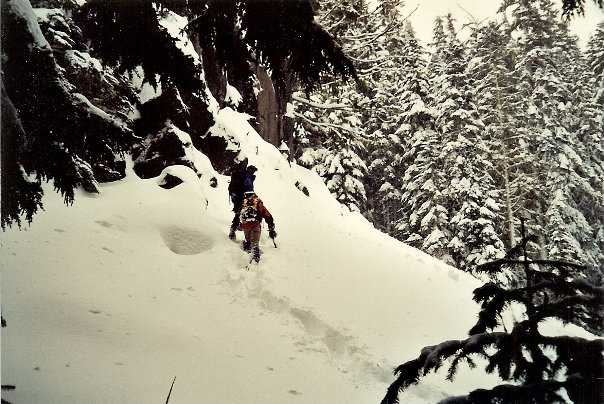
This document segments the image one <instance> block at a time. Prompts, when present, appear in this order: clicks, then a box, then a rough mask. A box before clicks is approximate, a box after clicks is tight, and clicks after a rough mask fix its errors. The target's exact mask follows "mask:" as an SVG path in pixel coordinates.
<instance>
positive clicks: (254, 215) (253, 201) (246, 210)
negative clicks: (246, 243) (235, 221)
mask: <svg viewBox="0 0 604 404" xmlns="http://www.w3.org/2000/svg"><path fill="white" fill-rule="evenodd" d="M239 220H240V221H241V223H249V222H256V221H258V198H256V197H255V196H252V197H247V198H245V199H244V200H243V205H242V206H241V213H240V214H239Z"/></svg>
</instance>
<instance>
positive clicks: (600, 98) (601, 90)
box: [587, 21, 604, 108]
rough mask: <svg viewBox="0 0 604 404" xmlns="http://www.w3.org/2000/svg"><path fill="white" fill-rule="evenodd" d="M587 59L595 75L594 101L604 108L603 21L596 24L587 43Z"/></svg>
mask: <svg viewBox="0 0 604 404" xmlns="http://www.w3.org/2000/svg"><path fill="white" fill-rule="evenodd" d="M587 59H588V63H589V65H590V67H591V69H592V71H593V72H594V74H595V76H596V79H595V85H596V94H595V97H594V98H595V100H594V101H595V102H597V103H598V104H599V105H600V106H602V107H603V108H604V21H603V22H601V23H599V24H598V25H597V27H596V31H595V32H594V34H593V35H592V36H591V38H590V39H589V41H588V43H587Z"/></svg>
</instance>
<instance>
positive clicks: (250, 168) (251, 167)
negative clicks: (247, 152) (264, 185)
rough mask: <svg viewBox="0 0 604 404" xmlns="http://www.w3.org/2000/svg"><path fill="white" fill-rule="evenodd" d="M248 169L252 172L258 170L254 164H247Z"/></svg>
mask: <svg viewBox="0 0 604 404" xmlns="http://www.w3.org/2000/svg"><path fill="white" fill-rule="evenodd" d="M247 169H248V170H252V171H254V172H256V171H258V169H257V168H256V166H247Z"/></svg>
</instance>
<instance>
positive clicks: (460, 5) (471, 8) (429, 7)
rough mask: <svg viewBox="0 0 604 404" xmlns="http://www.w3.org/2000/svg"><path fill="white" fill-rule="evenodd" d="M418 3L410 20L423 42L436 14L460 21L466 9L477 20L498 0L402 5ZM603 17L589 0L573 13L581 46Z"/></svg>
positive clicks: (415, 0) (464, 19)
mask: <svg viewBox="0 0 604 404" xmlns="http://www.w3.org/2000/svg"><path fill="white" fill-rule="evenodd" d="M556 1H557V2H558V3H559V4H561V3H562V0H556ZM418 4H419V7H418V8H417V10H416V11H415V12H414V13H413V15H412V16H411V21H412V22H413V27H414V28H415V30H416V32H417V35H418V37H419V38H420V39H421V40H422V42H423V44H424V45H426V44H427V43H429V42H430V40H431V39H432V30H433V27H434V19H435V18H436V17H437V16H439V15H446V14H447V13H448V12H449V11H450V12H451V13H452V14H453V15H454V16H455V17H456V18H457V21H458V23H460V24H463V23H466V22H469V21H470V17H469V16H468V14H467V12H469V13H471V14H472V15H473V16H475V17H476V18H477V19H479V20H480V19H484V18H488V17H491V16H493V15H495V14H496V12H497V9H498V8H499V5H500V2H499V1H493V0H421V1H418V0H409V1H407V2H406V6H405V9H406V10H407V11H408V12H409V13H410V12H411V11H413V9H415V7H416V6H418ZM464 10H465V11H464ZM466 11H467V12H466ZM603 20H604V11H602V10H601V9H599V8H598V7H597V6H596V5H595V4H594V3H593V1H592V0H586V13H585V17H575V18H574V19H573V20H572V22H571V30H572V31H573V32H574V33H575V34H577V35H578V36H579V38H580V39H581V45H582V46H583V45H584V44H585V42H586V41H587V39H588V38H589V36H590V35H591V33H593V31H594V29H595V27H596V25H597V24H598V22H600V21H603Z"/></svg>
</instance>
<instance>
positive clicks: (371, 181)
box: [294, 0, 604, 283]
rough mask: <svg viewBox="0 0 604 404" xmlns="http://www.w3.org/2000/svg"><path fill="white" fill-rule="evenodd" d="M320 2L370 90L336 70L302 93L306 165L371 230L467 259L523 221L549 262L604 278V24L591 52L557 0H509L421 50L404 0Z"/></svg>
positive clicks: (443, 24) (494, 253)
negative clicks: (341, 79)
mask: <svg viewBox="0 0 604 404" xmlns="http://www.w3.org/2000/svg"><path fill="white" fill-rule="evenodd" d="M319 4H320V7H319V8H318V15H319V16H320V18H321V19H322V20H323V21H324V24H325V27H326V29H327V30H328V31H330V32H332V33H333V34H334V35H335V36H337V38H338V39H339V40H340V41H341V43H342V45H343V48H344V50H345V52H346V53H347V54H348V55H350V57H351V58H352V60H354V61H355V63H356V64H357V66H358V74H359V77H360V78H361V80H362V82H363V84H364V86H365V87H367V88H369V91H366V92H365V93H362V92H360V91H359V90H358V89H356V90H355V89H354V88H352V87H351V84H350V83H337V82H336V83H334V81H333V80H331V81H327V82H326V85H325V86H322V87H321V89H325V90H324V91H322V92H315V93H313V94H312V101H314V102H313V103H312V105H311V104H310V103H309V102H307V100H304V101H300V102H295V105H296V113H297V114H298V115H299V119H297V120H296V125H297V128H298V130H297V131H296V141H297V142H298V144H297V145H296V147H295V148H294V150H295V151H296V156H295V157H296V159H297V161H298V162H299V163H301V164H303V165H307V166H309V167H311V168H312V169H314V170H315V171H316V172H317V173H318V174H319V175H321V176H322V177H323V178H324V179H325V182H326V184H327V185H328V187H329V188H330V190H331V191H332V192H333V193H334V194H335V195H336V197H337V198H338V199H339V200H340V201H341V202H342V203H344V204H346V205H347V206H349V208H350V209H352V210H358V211H360V212H362V213H363V214H364V215H365V216H366V217H367V218H368V219H369V220H371V221H372V222H373V223H374V225H375V226H376V227H377V228H379V229H382V230H383V231H384V232H387V233H388V234H390V235H392V236H394V237H396V238H398V239H399V240H401V241H404V242H406V243H408V244H410V245H412V246H415V247H417V248H419V249H421V250H423V251H425V252H427V253H429V254H432V255H434V256H437V257H439V258H440V259H443V260H445V261H447V262H449V263H451V264H453V265H456V266H457V267H459V268H462V269H465V270H472V268H474V267H475V266H476V265H478V264H480V263H482V262H485V261H489V260H492V259H495V258H497V257H499V256H501V255H502V254H503V252H504V251H505V250H506V249H507V248H510V246H512V245H514V243H515V242H517V238H518V235H517V234H515V233H514V229H515V228H518V223H519V219H520V218H523V217H528V218H531V219H532V221H531V223H532V224H531V229H530V230H531V231H532V232H534V233H535V234H537V235H538V237H539V239H540V245H541V248H542V251H541V254H542V255H543V256H546V257H549V258H551V259H564V260H568V261H571V262H576V263H584V264H586V265H587V266H589V267H590V268H592V272H591V273H590V278H591V280H592V281H594V282H596V283H600V282H601V281H602V272H601V268H603V267H604V238H603V235H604V221H603V220H602V218H603V217H604V209H603V207H604V203H603V202H602V201H604V186H603V180H602V179H603V178H604V159H603V154H602V150H603V147H602V144H603V143H604V138H603V133H604V129H603V128H604V126H603V121H604V108H602V105H603V102H604V96H603V94H604V82H603V69H604V61H603V60H604V59H602V57H603V53H602V49H603V48H604V37H603V36H604V34H603V31H604V23H601V24H600V25H599V26H598V28H597V31H596V32H595V33H594V35H593V36H592V37H591V40H590V41H589V43H588V45H587V47H586V48H585V49H581V48H580V47H579V45H578V42H577V41H578V40H577V38H576V37H574V36H573V35H572V34H571V33H570V32H569V30H568V28H567V26H566V25H565V23H564V21H563V20H562V19H561V18H560V11H559V9H558V8H557V6H559V4H554V3H553V2H552V1H541V2H532V1H528V0H507V1H505V2H504V4H502V8H501V12H500V15H499V18H498V19H496V20H492V21H489V22H484V23H482V24H478V23H476V24H469V25H468V26H466V27H465V32H466V33H467V32H470V34H469V35H465V36H466V38H465V39H464V40H461V39H460V34H459V32H458V26H459V24H457V23H456V21H455V20H454V19H453V17H452V16H451V15H446V16H442V17H439V18H437V19H436V21H435V23H434V37H433V41H432V43H430V44H429V46H428V47H427V48H423V47H422V46H421V45H420V44H419V43H418V41H417V39H416V37H415V34H414V32H413V28H412V27H411V25H410V24H409V23H408V22H407V21H406V17H407V15H405V14H404V13H403V11H402V8H401V7H400V5H398V4H397V2H382V3H381V4H380V6H378V7H377V9H375V10H372V11H370V10H368V9H367V6H366V3H365V2H362V1H356V2H354V1H350V2H331V1H324V2H319ZM504 10H506V12H505V13H504ZM344 18H349V19H350V23H349V24H347V25H346V26H345V27H342V23H341V21H342V20H343V19H344ZM366 39H370V40H367V41H364V40H366ZM334 86H338V87H339V89H340V90H341V91H340V93H339V94H337V95H334V93H333V91H332V89H333V87H334ZM296 100H297V98H295V99H294V101H296Z"/></svg>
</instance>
